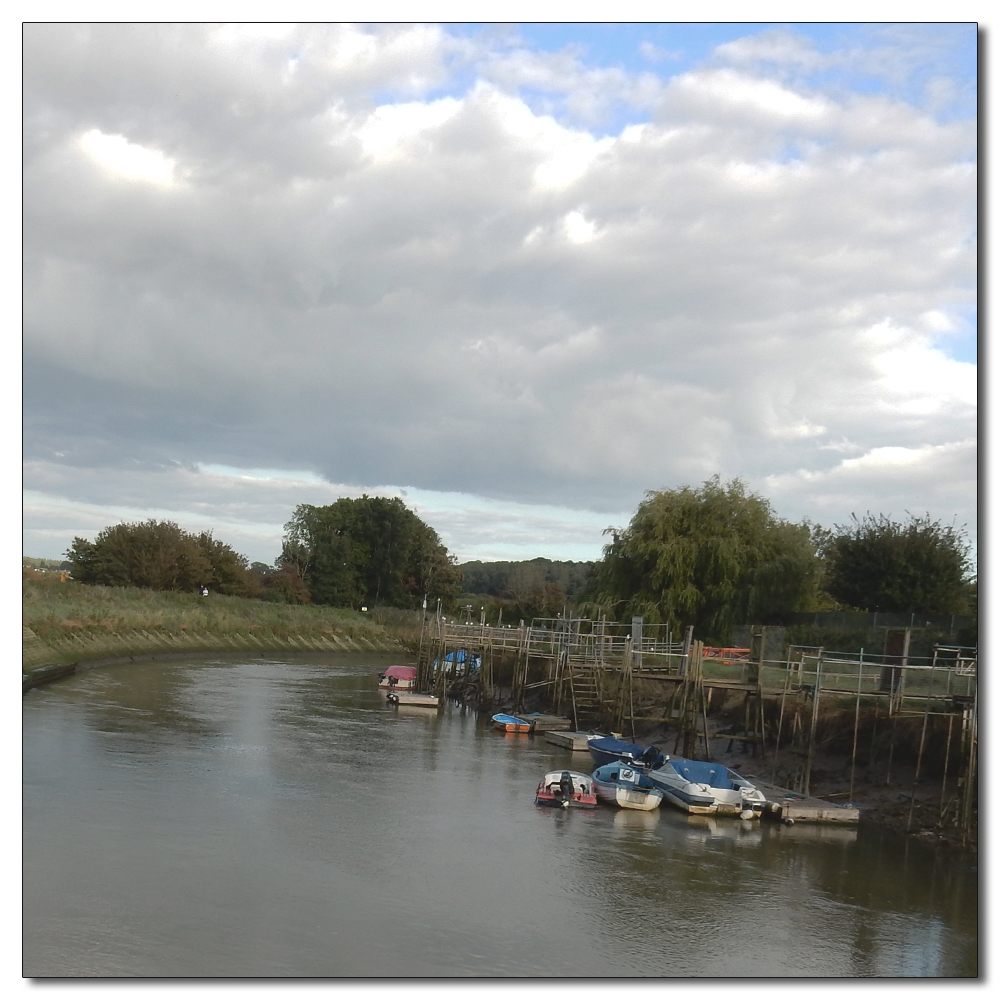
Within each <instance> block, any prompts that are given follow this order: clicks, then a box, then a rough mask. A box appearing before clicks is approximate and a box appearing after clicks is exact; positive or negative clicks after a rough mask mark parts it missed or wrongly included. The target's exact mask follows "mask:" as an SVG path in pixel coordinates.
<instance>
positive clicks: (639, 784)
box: [591, 762, 656, 792]
mask: <svg viewBox="0 0 1000 1000" xmlns="http://www.w3.org/2000/svg"><path fill="white" fill-rule="evenodd" d="M623 767H626V768H627V767H628V765H627V764H622V763H621V762H618V763H616V764H602V765H601V766H600V767H599V768H597V770H596V771H594V773H593V774H592V775H591V777H592V778H593V779H594V781H599V782H601V783H602V784H605V785H617V786H618V787H620V788H633V789H637V790H638V791H640V792H648V791H651V790H653V789H656V785H654V784H653V782H652V781H650V780H649V777H648V776H647V775H645V774H643V773H642V771H638V770H637V771H634V773H635V774H636V776H637V778H638V780H637V781H622V780H621V778H620V777H619V774H620V773H621V770H622V768H623Z"/></svg>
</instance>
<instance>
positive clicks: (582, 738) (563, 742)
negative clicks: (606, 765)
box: [545, 731, 593, 753]
mask: <svg viewBox="0 0 1000 1000" xmlns="http://www.w3.org/2000/svg"><path fill="white" fill-rule="evenodd" d="M592 735H593V734H592V733H567V732H557V731H550V732H547V733H546V734H545V739H546V740H547V741H548V742H549V743H554V744H555V745H556V746H557V747H566V749H568V750H582V751H583V752H584V753H586V752H587V749H588V747H587V737H588V736H592Z"/></svg>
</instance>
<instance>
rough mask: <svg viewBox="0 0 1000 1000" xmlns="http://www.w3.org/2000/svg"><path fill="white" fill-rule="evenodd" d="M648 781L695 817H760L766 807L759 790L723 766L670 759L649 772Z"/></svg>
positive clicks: (668, 799)
mask: <svg viewBox="0 0 1000 1000" xmlns="http://www.w3.org/2000/svg"><path fill="white" fill-rule="evenodd" d="M649 780H650V781H651V782H652V783H653V784H654V785H655V786H656V787H657V788H659V789H660V790H661V791H662V792H663V797H664V799H665V800H666V801H667V802H669V803H670V804H671V805H673V806H676V807H677V808H678V809H683V810H684V812H687V813H691V814H692V815H707V814H712V815H720V816H725V815H730V816H744V817H747V818H749V817H751V816H752V817H754V818H758V817H760V815H761V813H762V812H763V809H764V806H765V804H766V800H765V798H764V795H763V793H762V792H761V791H760V790H759V789H758V788H756V787H755V786H754V785H752V784H751V783H750V782H749V781H747V780H746V778H744V777H742V776H741V775H739V774H737V773H736V772H735V771H731V770H730V769H729V768H726V767H723V766H722V765H721V764H716V765H712V764H709V763H708V762H706V761H689V760H683V759H680V758H671V759H670V760H668V761H667V763H666V764H664V765H663V767H661V768H657V769H656V770H653V771H650V772H649Z"/></svg>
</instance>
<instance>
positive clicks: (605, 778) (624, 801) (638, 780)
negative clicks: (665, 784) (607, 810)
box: [591, 761, 663, 812]
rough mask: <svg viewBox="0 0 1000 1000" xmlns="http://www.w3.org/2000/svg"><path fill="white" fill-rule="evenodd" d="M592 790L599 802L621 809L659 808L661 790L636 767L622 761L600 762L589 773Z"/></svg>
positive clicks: (661, 797)
mask: <svg viewBox="0 0 1000 1000" xmlns="http://www.w3.org/2000/svg"><path fill="white" fill-rule="evenodd" d="M591 777H592V778H593V779H594V790H595V791H596V792H597V798H598V801H600V802H607V803H608V804H609V805H613V806H621V807H622V808H623V809H642V810H644V811H647V812H648V811H649V810H652V809H659V807H660V803H661V802H662V801H663V792H662V790H661V789H659V788H657V787H656V785H654V784H653V782H652V781H650V780H649V777H648V776H647V775H646V774H645V773H643V772H642V771H641V770H639V768H637V767H629V766H628V764H626V763H625V762H624V761H616V762H615V763H614V764H602V765H601V766H600V767H599V768H597V770H596V771H594V773H593V774H592V775H591Z"/></svg>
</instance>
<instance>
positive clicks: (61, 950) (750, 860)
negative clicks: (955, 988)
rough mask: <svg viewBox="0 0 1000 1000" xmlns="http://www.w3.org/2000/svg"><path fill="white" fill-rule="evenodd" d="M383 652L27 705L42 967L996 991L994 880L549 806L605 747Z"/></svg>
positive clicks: (782, 840) (847, 833) (30, 885)
mask: <svg viewBox="0 0 1000 1000" xmlns="http://www.w3.org/2000/svg"><path fill="white" fill-rule="evenodd" d="M388 662H391V661H388V660H384V659H380V658H373V657H371V656H369V657H360V656H355V657H343V656H341V657H328V658H303V659H301V660H296V661H293V662H289V661H282V662H279V661H275V660H270V659H260V658H258V659H253V660H247V659H243V660H237V659H233V660H225V661H224V660H211V661H209V660H192V661H157V662H151V663H139V664H128V665H121V666H109V667H100V668H95V669H93V670H89V671H86V672H83V673H81V674H79V675H77V676H75V677H71V678H67V679H66V680H63V681H59V682H57V683H54V684H50V685H48V686H46V687H42V688H38V689H35V690H32V691H29V692H28V694H27V695H26V696H25V697H24V715H23V726H24V728H23V748H24V755H23V770H24V796H23V824H24V838H23V844H24V847H23V863H24V868H23V875H24V877H23V903H24V923H23V934H24V966H23V972H24V975H26V976H31V977H47V976H193V977H215V976H219V977H233V976H310V977H313V976H320V977H323V976H371V977H380V976H393V977H395V976H421V977H454V976H554V977H574V976H584V977H599V976H615V977H624V976H667V977H670V976H711V977H717V976H749V977H759V976H765V977H784V976H836V977H840V976H848V977H850V976H975V975H976V974H977V970H978V958H977V951H978V872H977V870H976V868H975V866H973V865H972V864H970V863H969V862H968V861H966V860H962V859H959V858H954V857H950V856H946V855H942V854H940V853H935V852H934V851H933V850H932V849H930V848H928V847H926V846H924V845H922V844H919V843H916V842H909V841H906V840H903V839H902V838H899V837H897V836H895V835H892V834H889V833H880V832H877V831H871V830H867V829H865V828H862V829H861V830H860V831H856V830H853V829H851V830H838V829H830V828H825V827H818V826H813V827H809V826H807V825H803V824H799V825H796V826H794V827H784V826H781V825H778V824H771V823H767V822H764V823H760V822H747V821H741V820H739V819H728V818H727V819H718V820H715V819H711V818H706V817H698V818H688V817H687V816H685V815H684V814H683V813H681V812H679V811H675V810H673V809H670V808H668V807H667V806H664V807H663V808H662V809H660V810H658V811H657V812H653V813H639V812H633V811H626V810H613V809H610V808H607V807H605V806H603V805H602V806H600V807H599V808H597V809H595V810H594V811H592V812H591V811H582V810H580V811H577V810H569V811H567V812H563V811H558V810H548V809H542V808H538V807H536V806H535V805H534V801H533V793H534V789H535V785H536V784H537V782H538V780H539V778H540V777H541V775H542V774H543V773H544V772H545V771H546V770H549V769H552V768H554V767H560V768H562V767H571V768H573V769H575V770H583V771H590V770H592V766H593V765H591V763H590V758H589V756H587V755H586V754H580V753H572V752H571V751H569V750H563V749H560V748H558V747H555V746H553V745H551V744H549V743H547V742H545V741H544V739H542V738H541V737H537V736H514V735H504V734H501V733H498V732H496V731H494V730H492V729H491V728H490V724H489V720H488V719H478V718H477V717H476V715H475V714H474V713H473V712H471V711H469V710H468V709H465V708H462V707H460V706H457V705H448V706H447V707H446V708H444V709H443V710H442V711H441V712H439V713H437V712H432V711H427V710H426V709H415V708H411V709H405V708H394V707H391V706H388V705H387V704H386V702H385V701H384V699H383V698H382V697H381V696H380V695H379V694H378V691H377V688H376V679H375V678H376V673H377V670H378V669H379V668H380V667H384V665H385V664H386V663H388Z"/></svg>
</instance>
